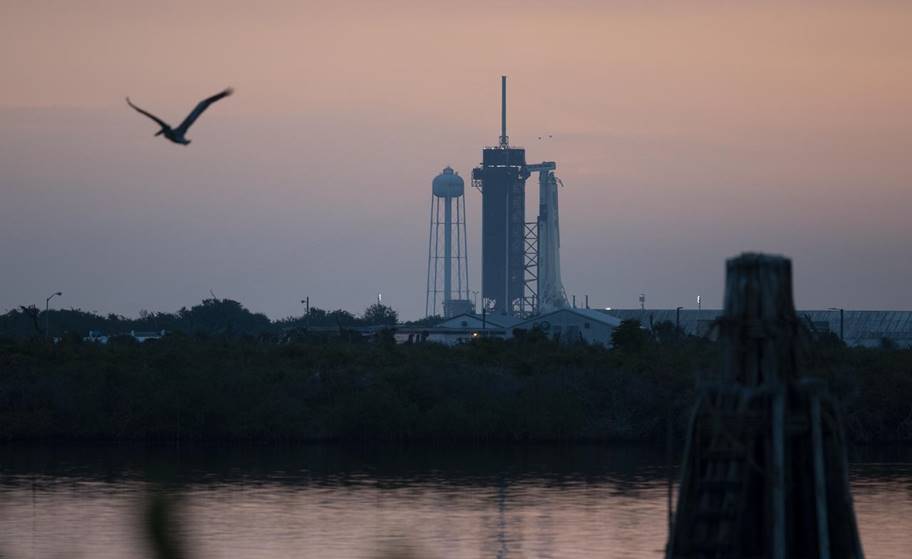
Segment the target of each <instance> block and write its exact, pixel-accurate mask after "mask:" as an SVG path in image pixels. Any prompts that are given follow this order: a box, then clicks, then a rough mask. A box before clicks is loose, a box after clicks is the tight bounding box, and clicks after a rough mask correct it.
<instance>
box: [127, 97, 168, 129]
mask: <svg viewBox="0 0 912 559" xmlns="http://www.w3.org/2000/svg"><path fill="white" fill-rule="evenodd" d="M127 105H130V106H131V107H133V109H134V110H135V111H136V112H138V113H139V114H141V115H146V116H147V117H149V118H151V119H152V120H154V121H155V122H157V123H158V124H159V126H161V127H162V128H171V126H169V125H168V123H167V122H165V121H164V120H162V119H160V118H158V117H157V116H155V115H154V114H152V113H150V112H147V111H144V110H142V109H140V108H139V107H137V106H136V105H134V104H133V103H132V102H131V101H130V98H129V97H127Z"/></svg>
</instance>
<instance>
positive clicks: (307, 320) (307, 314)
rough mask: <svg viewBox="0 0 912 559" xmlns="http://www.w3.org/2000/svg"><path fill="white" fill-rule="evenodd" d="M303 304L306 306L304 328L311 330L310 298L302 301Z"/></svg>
mask: <svg viewBox="0 0 912 559" xmlns="http://www.w3.org/2000/svg"><path fill="white" fill-rule="evenodd" d="M301 304H302V305H304V309H305V310H304V328H305V329H306V330H310V296H307V297H305V298H303V299H301Z"/></svg>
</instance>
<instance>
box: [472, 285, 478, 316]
mask: <svg viewBox="0 0 912 559" xmlns="http://www.w3.org/2000/svg"><path fill="white" fill-rule="evenodd" d="M472 310H473V311H474V312H478V291H477V290H472Z"/></svg>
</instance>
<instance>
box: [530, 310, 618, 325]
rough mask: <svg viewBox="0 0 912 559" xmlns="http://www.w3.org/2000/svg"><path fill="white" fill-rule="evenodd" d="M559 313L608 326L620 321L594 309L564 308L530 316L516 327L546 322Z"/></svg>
mask: <svg viewBox="0 0 912 559" xmlns="http://www.w3.org/2000/svg"><path fill="white" fill-rule="evenodd" d="M559 313H570V314H575V315H577V316H579V317H581V318H584V319H587V320H592V321H594V322H601V323H602V324H607V325H609V326H618V325H620V324H621V321H620V319H619V318H617V317H616V316H612V315H610V314H608V313H606V312H603V311H599V310H596V309H580V308H573V307H568V308H565V309H557V310H553V311H551V312H547V313H544V314H537V315H535V316H532V317H530V318H528V319H526V320H524V321H522V322H521V323H520V324H518V325H517V326H519V327H523V326H526V325H531V324H534V323H535V322H540V321H542V320H547V319H548V317H550V316H554V315H556V314H559Z"/></svg>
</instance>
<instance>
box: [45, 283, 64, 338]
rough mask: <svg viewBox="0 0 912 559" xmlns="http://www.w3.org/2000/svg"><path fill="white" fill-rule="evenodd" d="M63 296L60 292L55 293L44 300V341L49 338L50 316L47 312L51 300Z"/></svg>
mask: <svg viewBox="0 0 912 559" xmlns="http://www.w3.org/2000/svg"><path fill="white" fill-rule="evenodd" d="M59 295H63V293H62V292H60V291H57V292H55V293H51V294H50V295H48V298H47V299H45V300H44V339H46V340H47V339H50V337H51V316H50V315H49V314H48V310H50V308H51V299H53V298H54V297H57V296H59Z"/></svg>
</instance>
